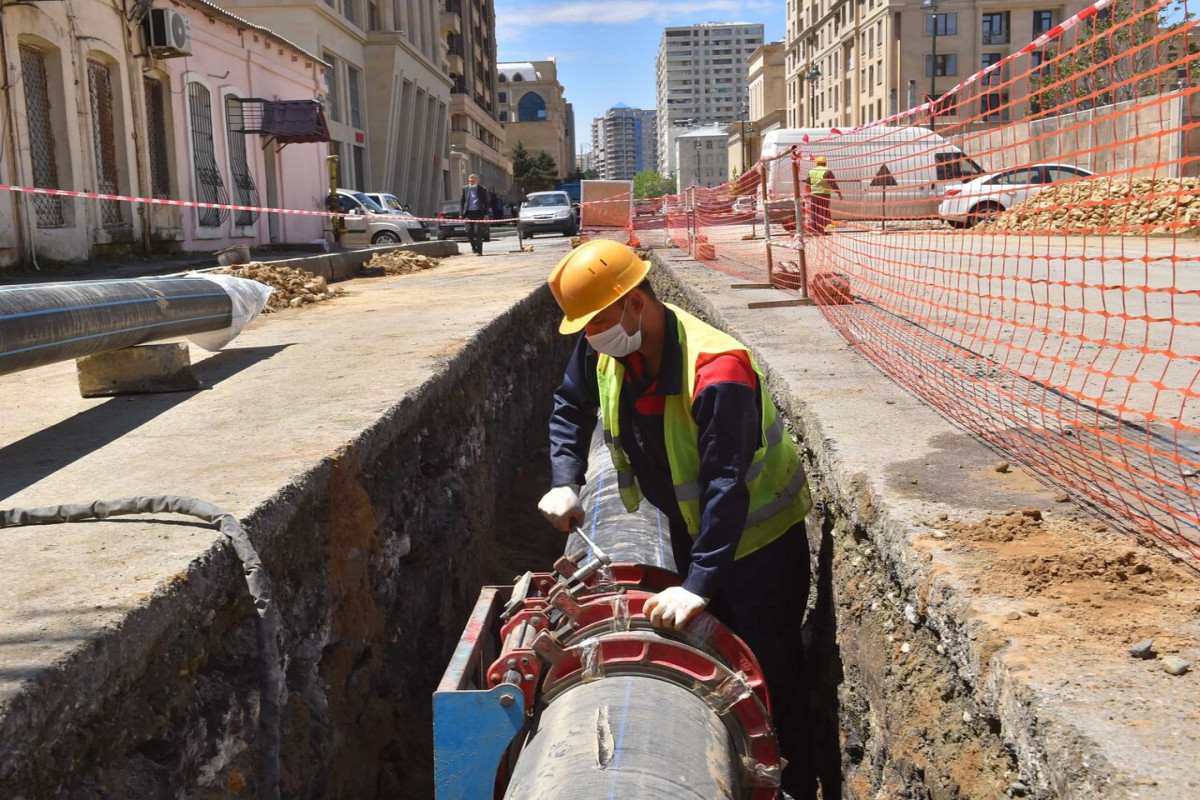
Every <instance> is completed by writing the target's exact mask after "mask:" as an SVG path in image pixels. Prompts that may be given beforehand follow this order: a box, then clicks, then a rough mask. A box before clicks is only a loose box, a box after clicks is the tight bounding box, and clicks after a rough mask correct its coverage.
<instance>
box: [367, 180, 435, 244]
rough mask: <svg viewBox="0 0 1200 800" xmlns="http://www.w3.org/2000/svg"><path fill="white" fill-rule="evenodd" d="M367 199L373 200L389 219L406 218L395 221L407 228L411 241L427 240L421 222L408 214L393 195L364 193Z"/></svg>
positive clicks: (427, 233) (404, 206)
mask: <svg viewBox="0 0 1200 800" xmlns="http://www.w3.org/2000/svg"><path fill="white" fill-rule="evenodd" d="M365 194H366V195H367V197H369V198H371V199H372V200H374V201H375V202H376V203H377V204H378V205H380V206H382V207H383V209H384V210H385V211H386V212H387V214H388V216H390V217H407V218H408V219H400V220H396V221H397V222H399V223H401V224H402V225H403V226H404V227H405V228H408V235H409V236H411V237H412V238H413V241H416V242H423V241H425V240H426V239H428V238H429V232H428V231H426V230H425V226H424V225H422V224H421V221H420V220H418V219H417V218H416V217H414V216H413V215H412V214H410V213H409V211H408V207H407V206H406V205H404V204H403V203H401V202H400V200H399V199H397V198H396V195H394V194H388V193H387V192H366V193H365Z"/></svg>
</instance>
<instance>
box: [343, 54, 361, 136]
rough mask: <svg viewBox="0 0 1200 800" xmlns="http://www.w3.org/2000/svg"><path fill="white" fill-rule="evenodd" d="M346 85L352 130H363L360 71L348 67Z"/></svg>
mask: <svg viewBox="0 0 1200 800" xmlns="http://www.w3.org/2000/svg"><path fill="white" fill-rule="evenodd" d="M346 85H347V86H348V87H349V93H348V97H349V100H350V126H351V127H352V128H359V129H360V130H361V129H362V126H363V124H362V110H361V109H362V107H361V104H360V102H359V98H358V92H359V83H358V70H356V69H355V68H354V67H351V66H347V67H346Z"/></svg>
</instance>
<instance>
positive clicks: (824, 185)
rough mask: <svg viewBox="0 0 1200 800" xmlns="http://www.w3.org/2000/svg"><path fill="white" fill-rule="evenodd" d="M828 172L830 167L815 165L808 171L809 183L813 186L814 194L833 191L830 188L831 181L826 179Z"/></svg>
mask: <svg viewBox="0 0 1200 800" xmlns="http://www.w3.org/2000/svg"><path fill="white" fill-rule="evenodd" d="M828 173H829V168H828V167H813V168H812V169H810V170H809V171H808V184H809V186H811V187H812V193H813V194H831V193H832V191H833V190H832V189H830V188H829V181H827V180H825V176H826V175H827V174H828Z"/></svg>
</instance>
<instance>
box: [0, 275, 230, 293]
mask: <svg viewBox="0 0 1200 800" xmlns="http://www.w3.org/2000/svg"><path fill="white" fill-rule="evenodd" d="M176 281H189V282H192V281H204V283H206V284H208V285H212V281H211V280H209V279H208V278H201V277H196V276H190V277H184V276H180V277H177V278H169V277H161V278H119V279H117V280H111V281H106V280H103V279H98V280H94V281H57V282H55V283H22V284H20V285H18V286H0V294H7V293H9V292H28V291H30V290H31V289H51V288H54V287H56V286H66V287H69V288H72V289H78V288H79V287H81V286H112V285H122V286H124V285H128V284H131V283H132V284H137V285H139V286H147V285H151V284H155V283H174V282H176Z"/></svg>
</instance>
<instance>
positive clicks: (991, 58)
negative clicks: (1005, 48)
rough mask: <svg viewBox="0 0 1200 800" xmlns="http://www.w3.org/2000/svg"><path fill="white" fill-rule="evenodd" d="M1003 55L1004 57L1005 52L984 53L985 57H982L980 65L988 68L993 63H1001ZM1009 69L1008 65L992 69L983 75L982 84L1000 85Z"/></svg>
mask: <svg viewBox="0 0 1200 800" xmlns="http://www.w3.org/2000/svg"><path fill="white" fill-rule="evenodd" d="M1003 57H1004V54H1003V53H984V54H983V58H982V59H981V63H980V66H981V67H983V68H984V69H987V68H988V67H990V66H992V65H993V64H997V63H999V62H1000V59H1002V58H1003ZM1007 71H1008V70H1007V68H1006V67H1001V68H1000V69H997V70H992V71H991V72H989V73H988V74H987V75H984V76H983V80H982V81H981V83H982V85H984V86H999V85H1000V84H1001V83H1003V82H1004V78H1005V73H1006V72H1007Z"/></svg>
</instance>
